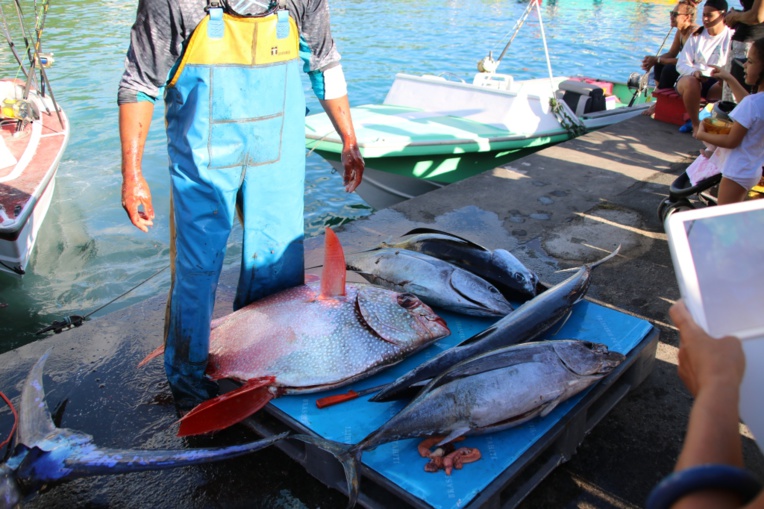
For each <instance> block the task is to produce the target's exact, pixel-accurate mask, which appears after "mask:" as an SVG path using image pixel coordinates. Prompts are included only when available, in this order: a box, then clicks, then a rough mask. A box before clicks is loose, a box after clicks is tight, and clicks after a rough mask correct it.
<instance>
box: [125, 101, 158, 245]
mask: <svg viewBox="0 0 764 509" xmlns="http://www.w3.org/2000/svg"><path fill="white" fill-rule="evenodd" d="M153 113H154V103H152V102H148V101H140V102H134V103H125V104H122V105H120V107H119V138H120V141H121V144H122V207H123V208H124V209H125V212H127V216H128V217H129V218H130V221H131V222H132V223H133V224H134V225H135V227H136V228H138V229H139V230H142V231H144V232H147V231H149V226H153V224H154V222H153V219H154V207H153V205H152V203H151V191H150V190H149V186H148V184H147V183H146V179H144V178H143V172H142V170H141V161H142V160H143V148H144V146H145V145H146V137H147V136H148V132H149V126H150V125H151V116H152V115H153Z"/></svg>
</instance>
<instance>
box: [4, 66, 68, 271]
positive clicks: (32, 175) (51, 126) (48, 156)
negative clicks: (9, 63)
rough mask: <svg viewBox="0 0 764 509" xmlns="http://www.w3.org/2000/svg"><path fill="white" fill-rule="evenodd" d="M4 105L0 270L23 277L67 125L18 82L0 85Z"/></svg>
mask: <svg viewBox="0 0 764 509" xmlns="http://www.w3.org/2000/svg"><path fill="white" fill-rule="evenodd" d="M24 95H26V96H27V98H26V99H24ZM0 105H1V106H2V113H0V271H5V272H11V273H14V274H18V275H22V274H24V272H25V270H26V266H27V263H28V262H29V257H30V255H31V253H32V249H33V248H34V244H35V240H36V239H37V233H38V231H39V230H40V225H41V224H42V222H43V219H45V214H46V213H47V212H48V207H49V206H50V201H51V197H52V196H53V190H54V188H55V175H56V170H57V169H58V164H59V162H60V161H61V156H62V154H63V152H64V149H65V148H66V144H67V141H68V139H69V121H68V120H67V118H66V115H65V114H64V112H63V111H61V109H60V108H58V106H57V105H56V104H55V103H54V101H53V100H52V99H51V97H50V95H42V94H40V93H38V91H37V90H35V89H33V88H32V89H30V90H29V91H28V93H26V94H25V83H24V82H22V81H19V80H10V79H8V80H0Z"/></svg>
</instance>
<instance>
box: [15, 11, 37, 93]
mask: <svg viewBox="0 0 764 509" xmlns="http://www.w3.org/2000/svg"><path fill="white" fill-rule="evenodd" d="M13 6H14V7H15V8H16V17H17V18H18V20H19V28H20V29H21V37H22V38H23V39H24V47H25V48H26V50H27V58H28V59H29V66H30V68H29V73H28V74H27V82H26V85H25V86H24V99H25V100H26V99H28V98H29V89H30V88H31V85H32V81H33V80H35V73H34V58H33V54H34V53H33V52H32V45H31V44H30V43H29V38H28V37H27V29H26V25H25V24H24V13H23V10H22V8H21V3H20V2H19V0H14V2H13Z"/></svg>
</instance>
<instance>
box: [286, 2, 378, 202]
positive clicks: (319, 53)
mask: <svg viewBox="0 0 764 509" xmlns="http://www.w3.org/2000/svg"><path fill="white" fill-rule="evenodd" d="M300 26H301V33H300V58H302V60H303V62H304V64H305V65H304V70H305V72H306V73H308V76H309V77H310V81H311V85H312V88H313V92H314V93H315V94H316V97H317V98H318V100H319V102H320V103H321V106H322V107H323V108H324V111H326V114H327V116H328V117H329V120H331V122H332V125H333V126H334V129H335V130H336V131H337V133H338V134H339V135H340V138H342V164H343V167H344V168H345V173H344V175H343V179H342V180H343V182H344V185H345V191H347V192H348V193H351V192H353V191H355V189H356V188H357V187H358V185H359V184H360V183H361V180H362V179H363V170H364V162H363V158H362V157H361V152H360V150H359V148H358V142H357V141H356V137H355V130H354V129H353V120H352V118H351V116H350V104H349V102H348V96H347V85H346V83H345V75H344V74H343V72H342V66H340V64H339V62H340V55H339V53H338V52H337V50H336V48H335V45H334V40H333V39H332V34H331V28H330V26H329V6H328V4H327V2H326V0H315V1H313V2H310V9H307V10H305V11H304V13H303V14H302V17H301V23H300Z"/></svg>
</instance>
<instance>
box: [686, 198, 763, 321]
mask: <svg viewBox="0 0 764 509" xmlns="http://www.w3.org/2000/svg"><path fill="white" fill-rule="evenodd" d="M719 212H721V210H720V211H719ZM684 228H685V232H686V234H687V242H688V245H689V248H690V254H691V256H692V261H693V263H694V264H695V272H696V277H697V280H698V289H699V290H700V298H701V301H702V304H703V311H704V313H705V315H706V324H707V326H708V332H709V333H710V334H711V335H712V336H722V335H725V334H731V333H732V334H734V333H738V334H739V333H742V332H744V331H760V329H761V328H762V327H764V312H763V311H764V278H762V277H761V275H762V274H764V209H758V210H752V211H748V212H746V213H739V214H727V215H720V216H715V217H703V218H698V219H693V220H688V221H686V222H685V223H684ZM743 335H745V334H743Z"/></svg>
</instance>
